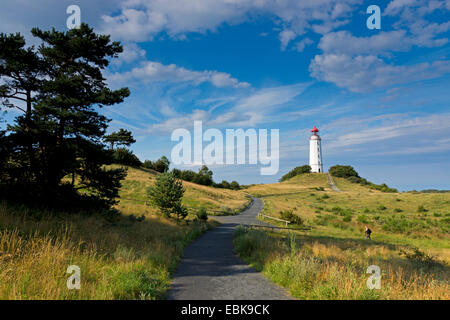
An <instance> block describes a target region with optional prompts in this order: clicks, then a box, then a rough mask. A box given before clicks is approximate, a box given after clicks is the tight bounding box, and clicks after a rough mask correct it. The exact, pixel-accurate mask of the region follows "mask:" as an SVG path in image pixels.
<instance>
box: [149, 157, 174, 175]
mask: <svg viewBox="0 0 450 320" xmlns="http://www.w3.org/2000/svg"><path fill="white" fill-rule="evenodd" d="M169 166H170V161H169V159H167V157H166V156H162V157H161V158H159V159H158V160H157V161H155V162H154V163H153V170H155V171H158V172H167V171H169Z"/></svg>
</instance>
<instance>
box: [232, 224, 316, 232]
mask: <svg viewBox="0 0 450 320" xmlns="http://www.w3.org/2000/svg"><path fill="white" fill-rule="evenodd" d="M241 226H244V227H246V228H267V229H272V231H274V230H275V229H278V230H297V231H311V227H305V228H287V227H276V226H264V225H258V224H241Z"/></svg>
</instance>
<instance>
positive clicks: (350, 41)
mask: <svg viewBox="0 0 450 320" xmlns="http://www.w3.org/2000/svg"><path fill="white" fill-rule="evenodd" d="M318 47H319V48H320V49H322V50H323V51H324V52H325V53H338V54H349V55H354V54H372V55H374V54H382V53H386V52H389V51H407V50H409V49H410V48H411V41H408V39H406V31H405V30H396V31H390V32H380V33H378V34H377V35H374V36H370V37H355V36H353V35H352V34H351V33H350V32H348V31H338V32H331V33H328V34H326V35H324V36H323V37H322V38H321V39H320V42H319V45H318Z"/></svg>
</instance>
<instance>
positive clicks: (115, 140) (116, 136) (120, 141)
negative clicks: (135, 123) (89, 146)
mask: <svg viewBox="0 0 450 320" xmlns="http://www.w3.org/2000/svg"><path fill="white" fill-rule="evenodd" d="M103 140H104V141H105V142H106V143H109V145H110V148H111V150H114V145H118V146H120V145H122V146H127V147H128V146H130V145H132V144H133V143H135V142H136V140H135V139H134V138H133V135H132V133H131V131H128V130H125V129H120V130H119V131H117V132H113V133H111V134H109V135H106V136H105V137H104V138H103Z"/></svg>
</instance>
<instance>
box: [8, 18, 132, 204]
mask: <svg viewBox="0 0 450 320" xmlns="http://www.w3.org/2000/svg"><path fill="white" fill-rule="evenodd" d="M32 34H33V35H34V36H35V37H37V38H39V39H40V40H42V44H41V45H40V46H39V48H38V49H37V50H36V49H35V48H34V47H30V48H28V49H24V48H25V42H24V40H23V37H21V36H20V35H10V36H5V35H1V36H0V42H1V44H2V45H1V46H0V77H1V80H2V83H3V84H2V86H1V87H0V98H2V103H3V105H4V106H9V107H11V106H12V105H11V104H10V100H11V99H17V100H22V102H26V103H27V108H26V110H24V113H25V115H24V116H20V117H18V118H17V119H16V123H15V125H13V126H10V127H9V128H8V130H9V131H10V134H9V135H8V139H9V140H10V141H12V144H13V145H14V146H15V150H13V151H14V152H13V153H14V154H15V155H16V157H15V159H13V160H14V165H15V167H16V168H18V169H19V170H17V171H21V170H22V169H27V168H29V170H28V171H30V172H31V173H32V174H30V175H28V176H26V177H25V178H24V179H23V180H24V181H23V183H22V186H24V189H26V188H28V190H29V193H28V194H29V195H32V196H34V197H35V198H37V197H39V199H40V201H42V200H43V199H44V198H45V197H46V198H47V199H55V198H64V194H65V192H66V191H67V192H68V193H67V194H70V195H73V193H74V192H75V191H76V190H81V189H82V190H83V192H84V194H85V195H86V194H89V197H90V198H97V199H100V200H102V202H104V203H105V204H107V205H111V204H112V203H114V198H115V197H117V196H118V188H119V187H120V180H121V179H123V177H124V175H125V172H124V171H123V170H122V169H115V170H106V169H105V168H104V165H106V164H110V163H112V161H113V153H112V152H111V151H109V150H107V149H105V148H104V145H103V143H102V138H103V136H104V135H105V131H106V129H107V127H108V122H109V121H110V120H109V119H107V118H106V117H105V116H103V115H101V114H99V113H98V110H99V109H101V108H103V107H106V106H112V105H114V104H117V103H121V102H123V100H124V99H125V98H126V97H127V96H129V94H130V92H129V90H128V88H122V89H119V90H111V89H109V88H108V87H107V85H106V82H105V79H104V78H103V75H102V70H104V69H105V68H106V67H107V66H108V64H109V60H110V59H112V58H115V57H117V56H118V54H119V53H120V52H122V50H123V49H122V46H121V45H120V43H119V42H111V41H110V37H109V36H106V35H97V34H95V33H94V31H93V29H92V28H90V27H89V26H88V25H86V24H82V25H81V26H80V28H78V29H71V30H69V31H67V32H60V31H56V30H55V29H52V30H51V31H42V30H40V29H37V28H34V29H32ZM25 76H26V77H25ZM33 77H34V78H35V80H33ZM21 79H29V80H27V81H21ZM24 97H25V98H24ZM16 107H18V108H20V106H16ZM30 132H32V134H30ZM29 136H32V137H33V140H32V141H31V143H30V140H29V139H28V137H29ZM30 147H31V148H30ZM26 154H28V158H29V159H27V157H25V156H24V155H26ZM27 162H28V163H27ZM32 162H34V165H33V164H32ZM11 176H13V177H14V176H18V173H17V172H13V171H11ZM68 176H70V177H71V178H72V179H71V182H70V183H68V182H67V179H64V180H63V178H65V177H68ZM12 180H14V181H15V182H17V181H18V179H12ZM67 198H69V196H67Z"/></svg>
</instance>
